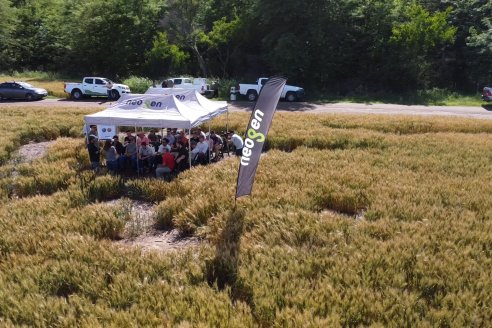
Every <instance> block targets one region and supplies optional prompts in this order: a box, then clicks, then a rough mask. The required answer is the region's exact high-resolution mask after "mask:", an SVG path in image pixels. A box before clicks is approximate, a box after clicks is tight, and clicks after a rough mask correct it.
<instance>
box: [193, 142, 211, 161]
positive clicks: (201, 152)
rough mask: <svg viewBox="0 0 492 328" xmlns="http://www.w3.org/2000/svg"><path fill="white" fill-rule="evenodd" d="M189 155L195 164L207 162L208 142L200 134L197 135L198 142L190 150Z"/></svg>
mask: <svg viewBox="0 0 492 328" xmlns="http://www.w3.org/2000/svg"><path fill="white" fill-rule="evenodd" d="M191 156H192V158H193V162H194V163H195V164H202V165H205V164H207V162H208V142H207V141H206V140H205V138H204V137H203V136H202V135H200V136H199V137H198V143H197V144H196V146H195V148H193V150H192V151H191Z"/></svg>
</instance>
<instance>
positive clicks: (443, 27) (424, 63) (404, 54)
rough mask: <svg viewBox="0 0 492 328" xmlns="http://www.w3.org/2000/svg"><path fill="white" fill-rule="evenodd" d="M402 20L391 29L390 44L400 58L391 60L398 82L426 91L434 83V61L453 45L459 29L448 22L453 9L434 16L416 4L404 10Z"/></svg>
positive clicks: (405, 7) (404, 85)
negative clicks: (446, 48)
mask: <svg viewBox="0 0 492 328" xmlns="http://www.w3.org/2000/svg"><path fill="white" fill-rule="evenodd" d="M400 10H401V11H402V21H401V22H398V23H396V24H395V25H394V26H393V29H392V35H391V38H390V45H392V46H393V48H392V50H394V53H395V54H396V55H397V56H398V58H396V57H394V56H393V58H391V59H392V61H393V64H395V63H397V64H398V65H399V66H398V67H396V66H395V67H394V68H395V76H397V77H398V78H397V79H395V83H397V80H399V81H400V82H399V83H397V84H400V86H401V87H405V88H408V87H410V88H427V87H429V86H430V84H431V83H432V82H433V74H432V72H433V71H432V65H433V60H432V59H433V58H434V57H436V56H438V55H439V54H440V53H441V54H442V52H443V51H444V46H445V45H446V44H452V43H453V42H454V38H455V35H456V28H455V27H454V26H450V25H449V24H448V22H447V17H448V16H449V13H450V11H451V10H450V9H447V10H445V11H437V12H435V13H434V14H431V13H430V12H429V11H427V10H426V9H425V8H424V7H422V6H421V5H419V4H417V3H411V4H410V5H405V6H404V7H401V8H400Z"/></svg>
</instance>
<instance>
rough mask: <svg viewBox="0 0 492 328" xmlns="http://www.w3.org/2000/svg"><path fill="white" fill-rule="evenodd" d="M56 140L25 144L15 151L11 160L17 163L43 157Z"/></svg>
mask: <svg viewBox="0 0 492 328" xmlns="http://www.w3.org/2000/svg"><path fill="white" fill-rule="evenodd" d="M54 142H55V140H52V141H45V142H37V143H29V144H27V145H23V146H21V147H20V148H19V149H18V150H17V151H16V152H15V154H14V156H13V157H12V160H11V161H13V162H16V163H30V162H32V161H34V160H37V159H39V158H42V157H43V156H45V155H46V153H47V151H48V148H49V147H50V146H51V145H52V144H53V143H54Z"/></svg>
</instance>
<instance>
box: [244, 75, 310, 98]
mask: <svg viewBox="0 0 492 328" xmlns="http://www.w3.org/2000/svg"><path fill="white" fill-rule="evenodd" d="M266 81H268V78H267V77H260V78H259V79H258V80H257V81H256V84H244V83H240V84H239V87H238V88H237V90H238V91H239V93H240V94H242V95H243V96H246V97H247V98H248V100H249V101H255V100H256V99H258V95H259V93H260V90H261V88H263V86H264V85H265V83H266ZM280 98H283V99H285V100H287V101H290V102H292V101H297V100H301V99H302V98H304V89H303V88H300V87H295V86H292V85H286V86H285V87H284V90H282V94H281V95H280Z"/></svg>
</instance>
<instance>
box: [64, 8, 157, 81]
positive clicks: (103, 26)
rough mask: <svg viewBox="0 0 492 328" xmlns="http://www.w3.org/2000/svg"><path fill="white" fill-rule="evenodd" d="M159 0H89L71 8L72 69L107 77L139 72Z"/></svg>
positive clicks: (150, 39)
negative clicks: (72, 21)
mask: <svg viewBox="0 0 492 328" xmlns="http://www.w3.org/2000/svg"><path fill="white" fill-rule="evenodd" d="M161 10H162V6H161V4H160V1H158V0H107V1H88V2H85V3H83V4H81V5H80V6H79V7H78V8H77V9H76V10H75V12H74V16H75V17H74V18H73V19H74V20H75V21H76V22H77V23H76V24H75V25H73V26H72V28H73V30H72V31H71V40H70V45H71V48H72V49H73V50H72V56H73V57H72V58H73V64H74V66H75V67H73V69H74V70H75V71H79V72H81V73H82V71H83V72H84V73H85V74H88V73H91V74H105V75H107V76H110V77H114V76H117V75H118V76H127V75H129V74H134V73H140V72H141V71H142V69H143V67H144V63H145V54H146V53H147V52H148V51H149V50H150V49H151V48H152V43H153V39H154V36H155V35H156V31H157V24H158V19H159V17H160V16H161Z"/></svg>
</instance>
